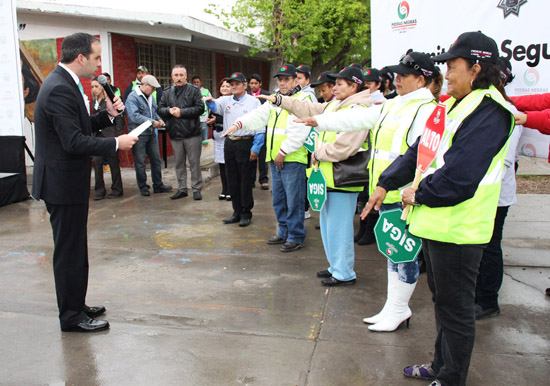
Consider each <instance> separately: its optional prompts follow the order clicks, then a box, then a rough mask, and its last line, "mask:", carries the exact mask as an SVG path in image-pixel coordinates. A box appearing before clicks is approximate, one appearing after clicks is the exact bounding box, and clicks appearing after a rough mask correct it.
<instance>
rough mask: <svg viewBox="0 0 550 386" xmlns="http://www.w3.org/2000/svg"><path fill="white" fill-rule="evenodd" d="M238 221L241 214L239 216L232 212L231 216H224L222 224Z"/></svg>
mask: <svg viewBox="0 0 550 386" xmlns="http://www.w3.org/2000/svg"><path fill="white" fill-rule="evenodd" d="M240 221H241V216H239V215H238V214H234V215H233V216H231V217H229V218H224V219H223V223H224V224H235V223H238V222H240Z"/></svg>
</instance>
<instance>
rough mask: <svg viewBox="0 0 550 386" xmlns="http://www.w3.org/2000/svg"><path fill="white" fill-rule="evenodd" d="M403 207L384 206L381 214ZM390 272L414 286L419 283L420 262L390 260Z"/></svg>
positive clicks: (396, 205)
mask: <svg viewBox="0 0 550 386" xmlns="http://www.w3.org/2000/svg"><path fill="white" fill-rule="evenodd" d="M401 206H402V204H401V203H400V202H396V203H395V204H382V206H380V210H379V213H380V214H382V213H384V212H386V211H388V210H391V209H396V208H401ZM388 271H392V272H397V277H398V278H399V281H402V282H404V283H408V284H414V283H416V282H417V281H418V260H415V261H412V262H410V263H400V264H395V263H392V262H391V260H390V259H388Z"/></svg>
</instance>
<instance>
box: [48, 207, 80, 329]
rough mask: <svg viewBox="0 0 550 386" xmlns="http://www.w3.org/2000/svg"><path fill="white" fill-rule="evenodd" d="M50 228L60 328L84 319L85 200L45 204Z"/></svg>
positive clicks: (70, 325)
mask: <svg viewBox="0 0 550 386" xmlns="http://www.w3.org/2000/svg"><path fill="white" fill-rule="evenodd" d="M46 208H47V209H48V212H49V213H50V224H51V225H52V231H53V242H54V252H53V274H54V279H55V292H56V295H57V307H58V308H59V321H60V323H61V328H68V327H72V326H74V325H76V324H78V323H79V322H80V321H82V320H84V319H85V318H86V315H85V314H84V312H83V310H84V304H85V301H86V291H87V289H88V239H87V234H88V229H87V226H88V203H86V204H82V205H52V204H49V203H46Z"/></svg>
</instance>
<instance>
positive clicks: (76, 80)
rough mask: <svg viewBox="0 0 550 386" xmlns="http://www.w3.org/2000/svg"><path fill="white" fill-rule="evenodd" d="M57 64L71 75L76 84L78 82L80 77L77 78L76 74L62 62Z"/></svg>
mask: <svg viewBox="0 0 550 386" xmlns="http://www.w3.org/2000/svg"><path fill="white" fill-rule="evenodd" d="M59 66H60V67H62V68H63V69H64V70H65V71H67V72H68V73H69V74H70V75H71V77H72V78H73V80H74V82H75V83H76V84H77V85H78V84H79V83H80V79H78V75H76V74H75V73H74V72H73V71H72V70H71V69H70V68H69V67H67V66H65V65H64V64H63V63H61V62H60V63H59Z"/></svg>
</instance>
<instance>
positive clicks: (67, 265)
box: [32, 33, 137, 332]
mask: <svg viewBox="0 0 550 386" xmlns="http://www.w3.org/2000/svg"><path fill="white" fill-rule="evenodd" d="M100 64H101V45H100V43H99V39H97V38H95V37H93V36H92V35H89V34H85V33H76V34H73V35H70V36H67V37H66V38H65V39H64V40H63V43H62V45H61V63H60V64H59V65H58V66H57V67H56V68H55V70H54V71H52V73H51V74H50V75H48V77H47V78H46V80H45V81H44V83H43V84H42V87H41V88H40V92H39V94H38V99H37V102H36V106H35V110H34V118H35V125H36V147H35V150H36V157H35V163H34V173H33V186H32V196H33V197H34V198H35V199H37V200H39V199H42V200H44V201H45V203H46V208H47V210H48V212H49V213H50V223H51V225H52V230H53V239H54V254H53V269H54V278H55V290H56V294H57V305H58V307H59V319H60V323H61V330H63V331H77V332H94V331H101V330H105V329H107V328H109V322H107V321H105V320H95V319H93V318H95V317H97V316H99V315H101V314H103V313H104V312H105V307H102V306H100V307H88V306H86V304H85V300H86V290H87V287H88V245H87V229H86V228H87V223H88V200H89V196H90V176H91V163H90V156H91V155H105V156H112V155H114V154H115V153H116V151H117V149H120V150H129V149H131V148H132V146H133V144H134V143H135V142H137V138H136V137H130V136H128V135H122V136H119V137H116V138H96V137H93V136H92V133H93V132H94V131H98V130H100V129H102V128H104V127H107V126H112V125H113V119H114V117H116V116H117V115H118V114H119V113H118V112H117V110H120V111H122V110H124V105H123V104H122V102H121V101H120V99H119V98H118V97H115V100H114V102H113V103H112V102H111V101H110V100H108V101H107V109H106V110H104V111H101V112H99V113H98V114H96V115H93V116H90V115H89V112H88V106H87V105H86V104H85V102H84V100H85V97H84V93H83V91H82V85H81V84H80V81H79V77H82V78H88V79H90V78H92V76H93V74H94V73H95V72H96V70H97V68H98V66H99V65H100Z"/></svg>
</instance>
